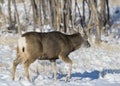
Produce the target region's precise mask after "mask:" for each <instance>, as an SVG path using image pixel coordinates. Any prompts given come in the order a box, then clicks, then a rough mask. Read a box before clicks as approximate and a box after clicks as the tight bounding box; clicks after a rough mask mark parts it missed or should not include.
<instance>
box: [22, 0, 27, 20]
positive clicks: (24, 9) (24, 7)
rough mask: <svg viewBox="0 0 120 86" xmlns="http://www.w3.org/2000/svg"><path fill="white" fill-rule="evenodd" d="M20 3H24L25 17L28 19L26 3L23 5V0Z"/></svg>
mask: <svg viewBox="0 0 120 86" xmlns="http://www.w3.org/2000/svg"><path fill="white" fill-rule="evenodd" d="M22 3H23V5H24V10H25V18H26V20H28V13H27V9H26V5H25V0H22Z"/></svg>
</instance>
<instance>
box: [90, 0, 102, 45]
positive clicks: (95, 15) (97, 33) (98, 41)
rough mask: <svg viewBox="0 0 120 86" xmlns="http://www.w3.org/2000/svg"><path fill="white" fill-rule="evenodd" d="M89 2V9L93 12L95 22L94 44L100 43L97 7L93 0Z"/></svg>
mask: <svg viewBox="0 0 120 86" xmlns="http://www.w3.org/2000/svg"><path fill="white" fill-rule="evenodd" d="M90 4H91V10H92V12H93V14H94V18H95V21H94V22H96V39H95V42H96V44H100V42H101V30H100V22H99V17H98V13H97V9H96V4H95V3H94V0H90Z"/></svg>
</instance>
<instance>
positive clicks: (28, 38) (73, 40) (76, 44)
mask: <svg viewBox="0 0 120 86" xmlns="http://www.w3.org/2000/svg"><path fill="white" fill-rule="evenodd" d="M82 44H85V45H86V46H88V47H89V46H90V44H89V42H88V40H87V39H85V38H84V37H82V36H81V34H80V33H76V34H72V35H66V34H63V33H61V32H57V31H53V32H48V33H39V32H28V33H25V34H23V35H22V36H21V37H20V38H19V40H18V46H17V58H16V59H15V60H14V62H13V67H12V79H13V80H14V77H15V71H16V67H17V65H18V64H19V63H22V64H23V66H24V71H25V76H26V77H27V79H28V80H30V78H29V72H28V68H29V66H30V64H31V63H33V62H34V61H35V60H36V59H39V60H50V62H51V63H52V66H53V71H54V79H55V80H56V63H55V61H56V59H61V60H62V61H64V62H66V63H68V64H69V66H70V69H69V73H68V75H67V76H66V80H68V79H69V78H70V74H71V70H72V60H71V59H70V58H69V57H68V55H69V54H70V52H72V51H74V50H76V49H78V48H80V46H81V45H82Z"/></svg>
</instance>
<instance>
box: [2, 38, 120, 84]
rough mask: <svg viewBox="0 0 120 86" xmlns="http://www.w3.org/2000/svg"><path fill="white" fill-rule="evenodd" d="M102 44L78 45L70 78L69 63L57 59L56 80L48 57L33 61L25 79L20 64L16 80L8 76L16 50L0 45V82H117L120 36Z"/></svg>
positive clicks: (119, 75)
mask: <svg viewBox="0 0 120 86" xmlns="http://www.w3.org/2000/svg"><path fill="white" fill-rule="evenodd" d="M102 38H103V39H104V40H107V41H108V42H107V43H102V45H101V46H99V47H97V46H92V47H91V48H80V49H78V50H76V51H75V52H73V53H71V54H70V55H69V57H70V58H71V59H72V60H73V69H72V74H71V79H70V80H69V81H68V82H65V81H64V80H65V76H66V73H67V72H68V68H69V66H68V64H66V63H64V62H62V61H60V60H57V73H58V74H57V79H58V80H57V81H54V80H53V71H52V68H51V64H50V62H49V61H38V60H37V61H35V62H34V63H33V64H31V66H30V69H29V70H30V77H31V80H32V82H28V81H27V80H26V78H25V77H24V73H23V70H24V69H23V67H22V66H21V65H19V66H18V67H17V71H16V78H15V81H12V79H11V67H12V62H13V60H14V59H15V58H16V54H15V50H14V49H13V47H11V46H9V45H3V44H2V45H0V86H15V85H16V86H56V85H57V86H120V39H109V37H102Z"/></svg>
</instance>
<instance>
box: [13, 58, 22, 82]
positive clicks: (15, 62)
mask: <svg viewBox="0 0 120 86" xmlns="http://www.w3.org/2000/svg"><path fill="white" fill-rule="evenodd" d="M20 62H21V60H20V58H19V57H17V58H16V59H15V60H14V61H13V66H12V80H14V79H15V72H16V67H17V65H18V64H19V63H20Z"/></svg>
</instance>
